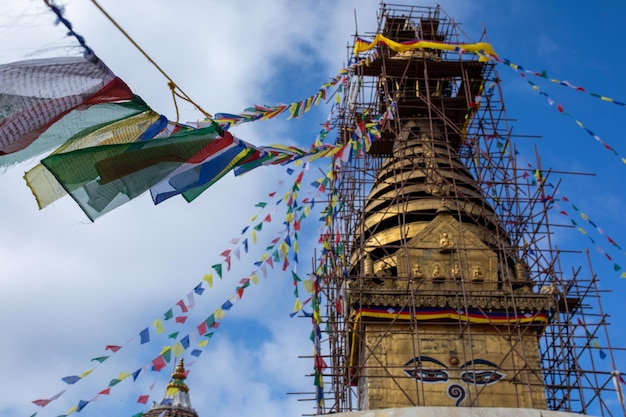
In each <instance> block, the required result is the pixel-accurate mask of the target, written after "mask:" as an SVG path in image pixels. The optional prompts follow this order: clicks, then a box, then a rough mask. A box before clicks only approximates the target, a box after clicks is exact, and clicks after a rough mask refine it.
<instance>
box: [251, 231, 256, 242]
mask: <svg viewBox="0 0 626 417" xmlns="http://www.w3.org/2000/svg"><path fill="white" fill-rule="evenodd" d="M250 237H252V243H255V244H256V231H254V230H253V231H252V232H251V233H250Z"/></svg>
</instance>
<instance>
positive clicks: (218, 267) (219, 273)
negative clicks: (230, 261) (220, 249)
mask: <svg viewBox="0 0 626 417" xmlns="http://www.w3.org/2000/svg"><path fill="white" fill-rule="evenodd" d="M211 268H213V269H214V270H215V272H217V276H219V277H220V279H222V264H215V265H213V266H212V267H211Z"/></svg>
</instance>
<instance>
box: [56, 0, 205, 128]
mask: <svg viewBox="0 0 626 417" xmlns="http://www.w3.org/2000/svg"><path fill="white" fill-rule="evenodd" d="M44 1H46V2H47V1H48V0H44ZM91 2H92V3H93V4H94V5H95V6H96V7H97V8H98V9H99V10H100V11H101V12H102V14H104V16H106V18H107V19H109V21H110V22H111V23H113V25H114V26H115V27H116V28H117V29H118V30H119V31H120V32H122V34H123V35H124V36H125V37H126V39H128V40H129V41H130V43H132V44H133V45H134V46H135V48H137V50H139V52H141V53H142V54H143V56H145V57H146V59H147V60H148V61H150V63H151V64H152V65H154V67H155V68H156V69H157V70H158V71H159V72H160V73H161V74H163V76H164V77H165V78H167V80H168V81H169V82H168V86H169V87H170V90H171V91H172V97H173V99H174V106H175V108H176V121H178V104H177V103H176V96H178V97H180V98H181V99H183V100H185V101H187V102H189V103H191V104H193V106H194V107H195V108H196V109H198V110H199V111H200V112H201V113H202V114H203V115H204V116H206V118H207V119H209V120H212V119H213V116H211V114H210V113H208V112H206V111H204V109H202V107H200V106H199V105H198V104H196V103H195V102H194V101H193V100H192V99H191V98H190V97H189V96H188V95H187V94H186V93H185V92H184V91H183V90H182V89H181V88H180V87H179V86H178V85H177V84H176V83H175V82H174V80H172V78H171V77H170V76H169V75H167V73H166V72H165V71H163V69H161V67H160V66H159V65H158V64H157V63H156V62H154V60H153V59H152V58H150V56H149V55H148V54H147V53H146V52H145V51H144V50H143V49H142V48H141V46H139V44H137V42H135V41H134V40H133V38H131V37H130V35H129V34H128V33H126V31H125V30H124V29H123V28H122V27H121V26H120V25H119V24H118V23H117V22H116V21H115V19H113V17H111V16H110V15H109V14H108V13H107V12H106V10H104V9H103V8H102V6H100V5H99V4H98V2H97V1H96V0H91ZM176 90H178V92H176Z"/></svg>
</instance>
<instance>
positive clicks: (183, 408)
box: [143, 358, 198, 417]
mask: <svg viewBox="0 0 626 417" xmlns="http://www.w3.org/2000/svg"><path fill="white" fill-rule="evenodd" d="M186 378H187V371H186V370H185V363H184V361H183V359H182V358H181V359H180V361H179V362H178V365H177V366H176V370H175V371H174V373H173V374H172V379H171V380H170V382H169V383H168V384H167V388H166V390H165V394H164V395H163V399H162V400H161V401H159V402H155V403H154V404H153V405H152V407H151V408H150V410H148V411H147V412H146V413H144V414H143V416H144V417H198V413H196V410H194V408H193V407H192V406H191V400H190V399H189V387H188V386H187V384H185V379H186Z"/></svg>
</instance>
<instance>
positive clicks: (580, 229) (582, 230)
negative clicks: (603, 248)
mask: <svg viewBox="0 0 626 417" xmlns="http://www.w3.org/2000/svg"><path fill="white" fill-rule="evenodd" d="M576 230H578V231H579V232H580V233H582V234H583V235H586V234H587V231H586V230H585V229H583V228H582V227H579V228H578V229H576Z"/></svg>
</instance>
